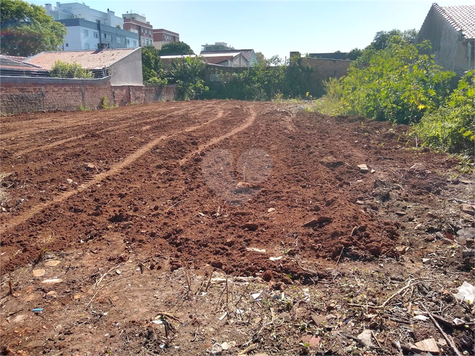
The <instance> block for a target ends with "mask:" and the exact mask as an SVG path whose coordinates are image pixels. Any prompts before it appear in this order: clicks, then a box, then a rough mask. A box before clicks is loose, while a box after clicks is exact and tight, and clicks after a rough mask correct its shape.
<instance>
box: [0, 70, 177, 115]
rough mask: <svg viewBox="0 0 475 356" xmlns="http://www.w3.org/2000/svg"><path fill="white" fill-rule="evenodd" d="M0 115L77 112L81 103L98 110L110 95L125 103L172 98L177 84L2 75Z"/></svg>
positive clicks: (111, 100)
mask: <svg viewBox="0 0 475 356" xmlns="http://www.w3.org/2000/svg"><path fill="white" fill-rule="evenodd" d="M0 80H1V83H2V85H1V86H0V114H1V115H7V114H17V113H22V112H36V111H55V110H64V111H75V110H78V109H79V107H80V106H82V107H85V108H88V109H98V108H100V107H101V106H102V103H103V98H104V97H106V98H107V100H108V102H109V105H111V106H112V105H117V106H124V105H128V104H143V103H151V102H155V101H165V100H166V101H172V100H175V99H176V97H177V88H176V86H172V85H168V86H165V87H159V86H111V83H110V77H107V78H102V79H59V78H31V77H1V78H0Z"/></svg>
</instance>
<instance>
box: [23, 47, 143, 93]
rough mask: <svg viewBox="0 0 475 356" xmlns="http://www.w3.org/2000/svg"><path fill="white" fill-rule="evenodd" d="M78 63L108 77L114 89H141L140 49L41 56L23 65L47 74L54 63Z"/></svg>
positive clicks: (27, 60) (37, 55) (54, 53)
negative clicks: (119, 86)
mask: <svg viewBox="0 0 475 356" xmlns="http://www.w3.org/2000/svg"><path fill="white" fill-rule="evenodd" d="M57 60H60V61H62V62H65V63H71V64H72V63H77V64H79V65H80V66H81V67H82V68H84V69H88V70H90V71H92V72H94V73H95V74H96V77H101V75H97V74H100V73H102V74H103V75H102V76H110V77H111V79H110V83H111V85H113V86H117V85H143V77H142V49H141V48H140V47H139V48H123V49H104V50H95V51H66V52H64V51H60V52H42V53H39V54H36V55H34V56H32V57H29V58H27V59H25V60H24V61H23V63H25V64H27V65H33V66H35V68H41V69H43V70H45V71H50V70H51V69H52V68H53V66H54V64H55V62H56V61H57Z"/></svg>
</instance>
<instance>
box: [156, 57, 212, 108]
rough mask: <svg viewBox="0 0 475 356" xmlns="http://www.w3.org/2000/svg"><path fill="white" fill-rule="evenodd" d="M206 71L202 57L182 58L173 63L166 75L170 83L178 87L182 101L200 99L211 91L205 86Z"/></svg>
mask: <svg viewBox="0 0 475 356" xmlns="http://www.w3.org/2000/svg"><path fill="white" fill-rule="evenodd" d="M205 69H206V64H205V62H204V61H203V59H202V58H201V57H182V58H179V59H176V60H174V61H172V62H171V66H170V68H169V69H168V71H167V72H166V73H165V74H166V76H167V79H168V82H170V83H176V84H177V85H178V95H179V98H180V99H182V100H190V99H199V98H200V96H201V95H202V94H204V93H205V92H207V91H208V89H209V88H208V87H207V86H206V85H205Z"/></svg>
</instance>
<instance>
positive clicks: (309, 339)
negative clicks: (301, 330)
mask: <svg viewBox="0 0 475 356" xmlns="http://www.w3.org/2000/svg"><path fill="white" fill-rule="evenodd" d="M302 342H303V343H304V344H307V345H308V346H309V347H317V346H318V345H319V344H320V338H319V337H315V336H313V335H305V336H303V337H302Z"/></svg>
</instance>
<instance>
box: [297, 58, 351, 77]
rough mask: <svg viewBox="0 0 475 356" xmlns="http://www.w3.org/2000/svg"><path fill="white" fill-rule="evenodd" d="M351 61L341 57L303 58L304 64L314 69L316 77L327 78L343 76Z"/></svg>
mask: <svg viewBox="0 0 475 356" xmlns="http://www.w3.org/2000/svg"><path fill="white" fill-rule="evenodd" d="M350 64H351V61H349V60H341V59H323V58H302V66H308V65H309V66H310V67H312V68H313V69H314V75H315V78H316V79H319V80H325V79H328V78H330V77H332V78H341V77H343V76H345V75H346V73H347V71H348V68H350Z"/></svg>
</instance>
